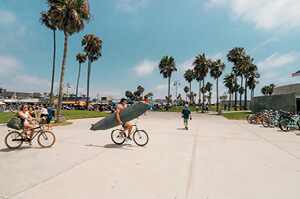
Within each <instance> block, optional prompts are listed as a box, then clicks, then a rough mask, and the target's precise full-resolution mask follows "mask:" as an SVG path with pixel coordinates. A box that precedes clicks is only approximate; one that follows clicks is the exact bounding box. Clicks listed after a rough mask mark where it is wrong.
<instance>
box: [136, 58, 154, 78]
mask: <svg viewBox="0 0 300 199" xmlns="http://www.w3.org/2000/svg"><path fill="white" fill-rule="evenodd" d="M157 65H158V63H157V62H156V61H152V60H149V59H145V60H143V61H142V62H141V63H139V64H138V65H137V66H136V67H134V68H133V69H132V70H133V71H134V72H135V75H136V76H138V77H143V76H146V75H151V74H152V72H153V70H154V69H155V67H157Z"/></svg>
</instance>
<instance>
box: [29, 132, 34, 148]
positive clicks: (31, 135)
mask: <svg viewBox="0 0 300 199" xmlns="http://www.w3.org/2000/svg"><path fill="white" fill-rule="evenodd" d="M33 135H34V129H31V133H30V142H29V144H30V145H32V140H31V139H32V138H33Z"/></svg>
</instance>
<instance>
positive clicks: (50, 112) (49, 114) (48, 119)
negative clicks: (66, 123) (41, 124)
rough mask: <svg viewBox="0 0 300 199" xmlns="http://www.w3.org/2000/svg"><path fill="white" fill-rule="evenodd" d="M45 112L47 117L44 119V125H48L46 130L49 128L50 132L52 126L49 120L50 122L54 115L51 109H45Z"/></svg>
mask: <svg viewBox="0 0 300 199" xmlns="http://www.w3.org/2000/svg"><path fill="white" fill-rule="evenodd" d="M47 111H48V117H47V119H46V123H47V124H48V128H47V130H49V127H50V129H51V130H53V128H52V125H51V120H52V117H53V115H54V111H53V109H52V108H51V107H47Z"/></svg>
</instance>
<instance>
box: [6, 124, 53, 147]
mask: <svg viewBox="0 0 300 199" xmlns="http://www.w3.org/2000/svg"><path fill="white" fill-rule="evenodd" d="M33 129H39V130H38V131H35V132H34V135H33V137H32V139H30V138H29V137H28V136H27V132H26V137H22V136H21V134H22V133H23V132H24V130H23V131H22V132H21V133H20V132H19V131H16V130H13V131H11V130H8V132H9V133H8V134H7V135H6V136H5V145H6V146H7V147H8V148H10V149H17V148H19V147H20V146H21V145H22V144H23V142H28V143H30V141H32V140H33V139H34V138H35V137H36V136H38V137H37V140H38V144H39V145H40V146H41V147H43V148H49V147H51V146H53V144H54V143H55V140H56V139H55V135H54V133H52V132H51V131H48V130H45V131H44V130H43V129H42V127H41V125H40V124H39V126H38V127H35V128H33ZM29 131H30V130H29Z"/></svg>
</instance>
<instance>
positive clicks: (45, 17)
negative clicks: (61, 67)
mask: <svg viewBox="0 0 300 199" xmlns="http://www.w3.org/2000/svg"><path fill="white" fill-rule="evenodd" d="M40 21H41V23H42V24H44V25H45V26H46V27H47V28H49V29H51V30H52V31H53V68H52V80H51V91H50V106H52V101H53V89H54V75H55V54H56V37H55V31H56V25H55V24H54V22H53V20H51V17H50V14H49V12H45V11H42V12H41V18H40Z"/></svg>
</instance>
